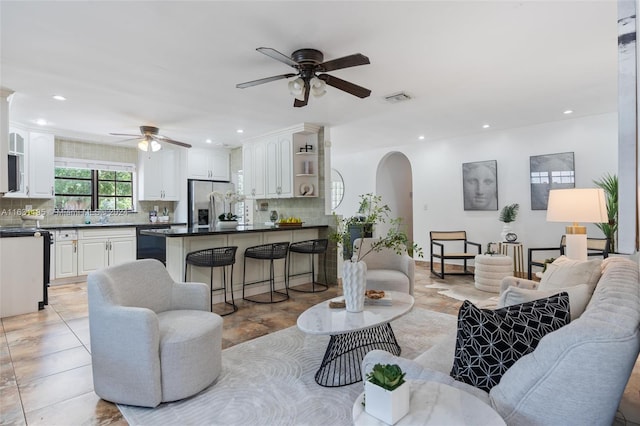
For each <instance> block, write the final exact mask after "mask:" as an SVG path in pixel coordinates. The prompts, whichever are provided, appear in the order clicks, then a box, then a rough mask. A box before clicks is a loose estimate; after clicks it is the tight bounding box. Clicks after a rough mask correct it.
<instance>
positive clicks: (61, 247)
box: [55, 240, 78, 280]
mask: <svg viewBox="0 0 640 426" xmlns="http://www.w3.org/2000/svg"><path fill="white" fill-rule="evenodd" d="M55 248H56V249H55V250H56V256H55V259H56V260H55V262H56V265H55V271H56V279H57V280H58V279H61V278H70V277H76V276H78V240H71V241H56V243H55Z"/></svg>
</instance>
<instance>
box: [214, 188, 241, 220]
mask: <svg viewBox="0 0 640 426" xmlns="http://www.w3.org/2000/svg"><path fill="white" fill-rule="evenodd" d="M209 198H211V199H212V202H215V200H222V210H223V213H222V214H219V215H218V221H217V223H216V226H217V227H219V228H235V227H236V226H237V225H238V219H239V218H240V217H239V216H238V215H237V214H235V213H233V204H235V203H237V202H240V201H242V200H244V195H241V194H238V193H237V192H233V191H227V192H225V193H224V194H223V193H222V192H219V191H213V192H212V193H211V194H209ZM227 205H229V211H227Z"/></svg>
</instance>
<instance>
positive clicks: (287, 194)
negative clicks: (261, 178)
mask: <svg viewBox="0 0 640 426" xmlns="http://www.w3.org/2000/svg"><path fill="white" fill-rule="evenodd" d="M291 136H292V135H291V133H283V134H277V135H274V136H273V137H271V138H270V139H268V140H267V142H266V159H267V161H266V167H265V168H266V173H265V176H266V195H267V198H278V197H282V198H291V197H292V196H293V191H292V187H293V179H292V175H291V166H292V163H293V161H292V154H291V151H292V149H293V147H292V140H291Z"/></svg>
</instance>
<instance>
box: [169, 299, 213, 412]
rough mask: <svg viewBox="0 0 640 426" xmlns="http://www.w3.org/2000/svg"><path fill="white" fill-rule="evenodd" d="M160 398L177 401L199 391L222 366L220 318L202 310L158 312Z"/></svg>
mask: <svg viewBox="0 0 640 426" xmlns="http://www.w3.org/2000/svg"><path fill="white" fill-rule="evenodd" d="M158 324H159V328H160V370H161V371H162V399H163V401H165V402H166V401H176V400H178V399H182V398H186V397H187V396H191V395H193V394H196V393H198V392H200V391H201V390H202V389H204V388H206V387H207V386H209V385H210V384H211V383H213V381H214V380H215V379H216V378H217V377H218V375H219V374H220V371H221V370H222V355H221V354H222V353H221V351H222V348H221V341H222V340H221V339H222V318H220V317H219V316H213V315H211V314H210V313H209V312H205V311H166V312H161V313H159V314H158Z"/></svg>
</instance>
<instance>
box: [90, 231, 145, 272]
mask: <svg viewBox="0 0 640 426" xmlns="http://www.w3.org/2000/svg"><path fill="white" fill-rule="evenodd" d="M135 259H136V229H135V228H115V229H113V228H112V229H110V230H106V229H86V230H80V231H79V232H78V275H87V274H89V273H90V272H93V271H96V270H98V269H101V268H105V267H107V266H113V265H117V264H120V263H124V262H129V261H132V260H135Z"/></svg>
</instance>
